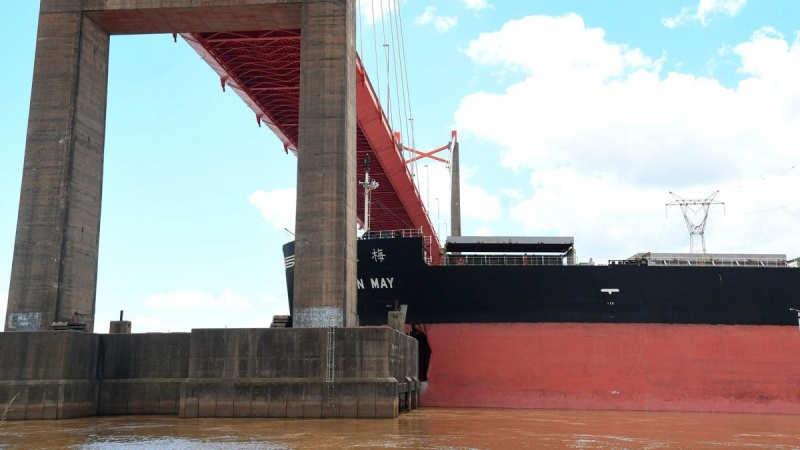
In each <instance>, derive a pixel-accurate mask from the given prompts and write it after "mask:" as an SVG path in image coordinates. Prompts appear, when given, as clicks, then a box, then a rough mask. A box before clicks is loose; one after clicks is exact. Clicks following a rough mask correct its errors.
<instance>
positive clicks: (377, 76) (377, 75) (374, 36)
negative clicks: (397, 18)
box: [370, 0, 383, 101]
mask: <svg viewBox="0 0 800 450" xmlns="http://www.w3.org/2000/svg"><path fill="white" fill-rule="evenodd" d="M379 1H383V0H379ZM370 4H371V5H372V8H371V9H372V43H373V48H374V49H375V81H376V85H377V86H378V101H380V98H381V69H380V66H379V65H378V61H379V59H378V30H377V29H376V28H375V0H371V3H370Z"/></svg>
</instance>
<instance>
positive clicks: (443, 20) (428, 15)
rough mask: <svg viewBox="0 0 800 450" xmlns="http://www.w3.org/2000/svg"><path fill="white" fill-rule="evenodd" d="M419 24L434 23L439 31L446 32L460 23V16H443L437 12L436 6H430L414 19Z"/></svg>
mask: <svg viewBox="0 0 800 450" xmlns="http://www.w3.org/2000/svg"><path fill="white" fill-rule="evenodd" d="M414 23H416V24H417V25H431V24H432V25H433V27H434V28H436V31H438V32H439V33H446V32H447V31H449V30H450V29H451V28H453V27H454V26H456V25H457V24H458V18H457V17H452V16H441V15H439V14H437V13H436V7H435V6H428V7H427V8H425V11H424V12H423V13H422V14H421V15H420V16H418V17H417V18H416V19H414Z"/></svg>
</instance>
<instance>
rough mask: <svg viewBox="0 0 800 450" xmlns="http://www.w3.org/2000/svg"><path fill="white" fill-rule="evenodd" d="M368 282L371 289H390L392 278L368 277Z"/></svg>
mask: <svg viewBox="0 0 800 450" xmlns="http://www.w3.org/2000/svg"><path fill="white" fill-rule="evenodd" d="M369 282H370V284H372V289H392V283H394V278H370V279H369Z"/></svg>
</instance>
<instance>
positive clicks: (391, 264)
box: [283, 230, 800, 414]
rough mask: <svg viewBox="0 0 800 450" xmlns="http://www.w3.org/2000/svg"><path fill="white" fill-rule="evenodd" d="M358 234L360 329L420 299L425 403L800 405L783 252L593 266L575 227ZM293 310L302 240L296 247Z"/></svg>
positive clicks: (416, 319) (788, 409) (796, 297)
mask: <svg viewBox="0 0 800 450" xmlns="http://www.w3.org/2000/svg"><path fill="white" fill-rule="evenodd" d="M425 239H426V238H425V237H424V236H422V235H421V233H419V232H417V231H415V230H399V231H382V232H371V233H366V234H365V235H364V236H362V238H361V239H359V241H358V280H357V284H358V314H359V323H360V324H361V325H381V324H386V323H387V313H388V311H393V310H397V309H399V308H400V307H401V306H402V305H406V308H407V309H406V322H407V323H408V324H409V331H410V332H411V333H412V334H413V335H415V336H416V337H417V338H418V339H419V341H420V356H421V361H420V377H421V378H422V379H423V380H424V381H425V388H424V390H423V393H422V397H421V400H420V401H421V405H423V406H445V407H510V408H568V409H574V408H577V409H620V410H667V411H670V410H672V411H725V412H772V413H794V414H797V413H800V331H798V315H797V312H796V311H795V310H793V308H795V307H796V306H798V305H799V304H800V270H798V269H797V268H796V263H795V262H788V261H787V260H786V258H785V257H784V256H783V255H721V254H706V255H698V254H655V253H649V254H647V253H645V254H638V255H634V256H631V257H630V258H627V259H624V260H616V261H615V260H611V261H607V262H604V263H603V264H599V263H596V262H588V261H587V262H580V261H578V260H577V259H576V257H575V254H574V243H573V240H572V238H568V237H563V238H552V237H547V238H536V237H527V238H501V237H451V238H449V239H448V241H447V245H446V249H447V251H446V253H445V255H444V256H445V257H444V258H443V259H442V263H441V264H439V265H433V264H431V263H430V262H429V261H427V260H426V256H425V253H424V251H423V249H424V248H425ZM283 250H284V256H285V258H286V261H287V264H286V277H287V287H288V290H289V300H290V305H291V297H292V283H293V272H294V264H293V262H292V261H293V255H294V243H293V242H290V243H288V244H286V245H284V249H283Z"/></svg>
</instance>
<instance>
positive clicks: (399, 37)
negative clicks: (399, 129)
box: [394, 0, 411, 143]
mask: <svg viewBox="0 0 800 450" xmlns="http://www.w3.org/2000/svg"><path fill="white" fill-rule="evenodd" d="M394 2H395V8H396V11H397V14H396V15H395V17H396V18H397V19H396V20H397V27H396V29H397V41H398V43H399V46H400V50H399V51H398V56H399V59H400V81H401V86H400V91H401V92H402V94H403V113H404V117H403V125H404V127H403V128H405V136H406V138H408V139H410V138H411V134H410V130H409V123H408V119H409V117H410V113H409V105H408V103H409V96H408V81H407V80H406V76H407V74H408V67H407V64H408V61H406V55H405V52H406V46H405V42H404V40H403V18H402V14H401V13H400V0H394ZM409 143H410V141H409Z"/></svg>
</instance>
